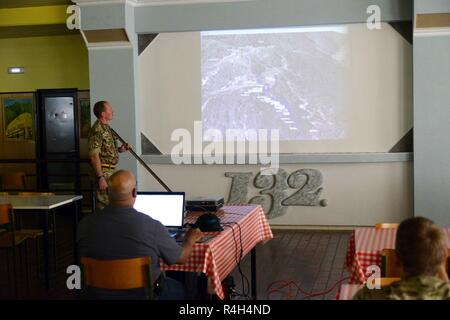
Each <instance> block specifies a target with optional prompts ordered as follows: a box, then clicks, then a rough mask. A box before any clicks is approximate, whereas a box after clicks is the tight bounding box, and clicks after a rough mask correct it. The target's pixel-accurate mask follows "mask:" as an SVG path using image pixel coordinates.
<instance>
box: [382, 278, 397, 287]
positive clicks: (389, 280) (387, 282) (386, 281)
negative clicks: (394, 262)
mask: <svg viewBox="0 0 450 320" xmlns="http://www.w3.org/2000/svg"><path fill="white" fill-rule="evenodd" d="M396 281H400V278H395V277H390V278H383V277H382V278H380V285H381V286H382V287H387V286H390V285H391V284H392V283H393V282H396Z"/></svg>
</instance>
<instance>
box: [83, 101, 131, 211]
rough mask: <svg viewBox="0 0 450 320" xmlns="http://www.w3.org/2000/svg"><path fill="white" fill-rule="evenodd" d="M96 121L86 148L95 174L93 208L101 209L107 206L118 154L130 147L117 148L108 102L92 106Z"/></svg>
mask: <svg viewBox="0 0 450 320" xmlns="http://www.w3.org/2000/svg"><path fill="white" fill-rule="evenodd" d="M94 114H95V116H96V117H97V121H95V123H94V124H93V125H92V127H91V130H90V131H89V137H88V148H89V157H90V159H91V165H92V168H93V171H94V174H95V177H96V179H95V182H94V186H95V187H94V188H95V190H94V192H95V207H96V209H103V208H104V207H105V206H107V205H108V203H109V200H108V192H107V188H108V179H109V177H110V176H111V175H112V174H113V173H114V169H115V168H116V165H117V163H118V162H119V152H126V151H128V150H129V149H130V148H131V146H130V145H129V144H123V145H122V146H120V147H119V148H118V147H117V140H116V139H117V138H116V137H115V136H114V134H113V133H112V131H111V128H110V127H109V123H110V122H111V120H112V119H113V116H114V110H113V108H112V106H111V104H110V103H109V102H108V101H98V102H97V103H95V105H94Z"/></svg>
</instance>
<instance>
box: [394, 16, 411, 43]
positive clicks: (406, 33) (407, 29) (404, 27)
mask: <svg viewBox="0 0 450 320" xmlns="http://www.w3.org/2000/svg"><path fill="white" fill-rule="evenodd" d="M389 24H390V25H391V27H392V28H394V29H395V30H396V31H397V32H398V33H400V35H401V36H402V37H403V38H405V40H406V41H408V42H409V43H410V44H412V41H413V25H412V21H396V22H389Z"/></svg>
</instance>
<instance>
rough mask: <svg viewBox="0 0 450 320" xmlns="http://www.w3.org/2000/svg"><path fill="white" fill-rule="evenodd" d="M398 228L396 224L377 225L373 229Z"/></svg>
mask: <svg viewBox="0 0 450 320" xmlns="http://www.w3.org/2000/svg"><path fill="white" fill-rule="evenodd" d="M398 226H399V224H398V223H377V224H376V225H375V229H377V230H378V229H396V228H398Z"/></svg>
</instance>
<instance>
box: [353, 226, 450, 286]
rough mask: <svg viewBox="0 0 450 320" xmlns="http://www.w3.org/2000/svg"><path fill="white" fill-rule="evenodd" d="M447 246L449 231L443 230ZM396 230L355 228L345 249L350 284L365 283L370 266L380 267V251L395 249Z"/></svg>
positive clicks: (449, 242) (449, 239)
mask: <svg viewBox="0 0 450 320" xmlns="http://www.w3.org/2000/svg"><path fill="white" fill-rule="evenodd" d="M443 231H444V233H445V235H446V239H447V245H448V244H450V229H443ZM396 234H397V229H396V228H389V229H375V228H356V229H355V230H353V233H352V236H351V237H350V240H349V245H348V248H347V255H346V258H345V266H346V268H347V269H348V270H349V272H350V274H351V279H350V283H365V282H366V280H367V276H368V275H366V271H367V267H369V266H370V265H378V266H380V267H381V263H382V261H381V260H382V259H381V250H383V249H395V236H396Z"/></svg>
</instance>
